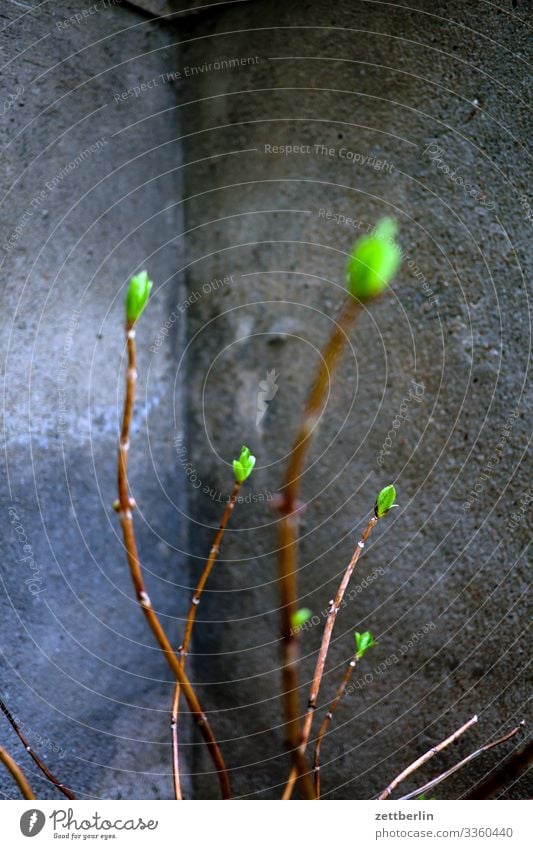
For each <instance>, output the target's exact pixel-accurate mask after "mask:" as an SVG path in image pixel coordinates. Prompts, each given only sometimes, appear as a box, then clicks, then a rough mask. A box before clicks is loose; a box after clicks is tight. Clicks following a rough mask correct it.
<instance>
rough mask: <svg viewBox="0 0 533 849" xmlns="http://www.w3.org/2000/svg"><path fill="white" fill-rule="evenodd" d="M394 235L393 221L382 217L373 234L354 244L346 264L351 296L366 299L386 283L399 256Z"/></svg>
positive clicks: (375, 294) (390, 277)
mask: <svg viewBox="0 0 533 849" xmlns="http://www.w3.org/2000/svg"><path fill="white" fill-rule="evenodd" d="M395 234H396V224H395V222H394V221H393V220H392V219H391V218H382V219H381V221H379V222H378V224H377V226H376V228H375V230H374V232H373V233H371V234H370V235H369V236H363V238H362V239H359V241H358V242H356V243H355V245H354V247H353V250H352V253H351V254H350V257H349V259H348V262H347V264H346V285H347V287H348V291H349V292H350V294H352V295H353V296H354V298H358V299H359V300H360V301H369V300H371V299H372V298H375V297H376V296H377V295H380V294H381V293H382V292H383V291H385V289H386V288H387V286H388V285H389V282H390V280H391V279H392V277H394V275H395V274H396V272H397V270H398V268H399V266H400V259H401V256H400V248H399V246H398V245H397V244H396V243H395V241H394V236H395Z"/></svg>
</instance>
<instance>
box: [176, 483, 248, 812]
mask: <svg viewBox="0 0 533 849" xmlns="http://www.w3.org/2000/svg"><path fill="white" fill-rule="evenodd" d="M241 486H242V484H240V483H238V482H237V481H235V483H234V485H233V490H232V492H231V495H230V497H229V500H228V502H227V504H226V507H225V509H224V513H223V514H222V519H221V520H220V524H219V526H218V531H217V533H216V536H215V539H214V541H213V545H212V546H211V551H210V552H209V557H208V560H207V563H206V564H205V566H204V570H203V572H202V574H201V575H200V580H199V581H198V585H197V587H196V590H195V592H194V595H193V597H192V601H191V605H190V607H189V613H188V616H187V622H186V625H185V633H184V636H183V642H182V644H181V646H180V647H179V653H180V662H181V665H182V667H183V668H185V663H186V660H187V652H188V650H189V646H190V643H191V637H192V629H193V626H194V622H195V619H196V613H197V611H198V606H199V604H200V599H201V596H202V592H203V590H204V587H205V585H206V583H207V579H208V578H209V575H210V574H211V571H212V569H213V566H214V565H215V562H216V559H217V555H218V552H219V550H220V544H221V542H222V537H223V536H224V531H225V530H226V525H227V524H228V522H229V519H230V516H231V514H232V513H233V508H234V507H235V503H236V501H237V496H238V494H239V490H240V488H241ZM179 704H180V685H179V682H178V683H176V687H175V688H174V699H173V701H172V718H171V721H170V725H171V729H172V772H173V776H174V791H175V796H176V799H178V800H179V799H183V796H182V793H181V784H180V777H179V755H178V719H179Z"/></svg>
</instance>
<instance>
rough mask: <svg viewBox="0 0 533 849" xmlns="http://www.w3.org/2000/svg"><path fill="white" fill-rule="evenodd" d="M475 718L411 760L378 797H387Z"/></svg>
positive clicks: (451, 741)
mask: <svg viewBox="0 0 533 849" xmlns="http://www.w3.org/2000/svg"><path fill="white" fill-rule="evenodd" d="M477 719H478V718H477V716H473V717H472V719H469V720H468V722H465V724H464V725H461V727H460V728H458V729H457V731H454V732H453V734H450V736H449V737H446V740H443V741H442V743H439V744H438V745H437V746H433V747H432V748H431V749H429V750H428V751H427V752H425V754H423V755H421V756H420V757H419V758H417V759H416V761H413V763H412V764H409V766H408V767H406V768H405V769H404V770H403V771H402V772H400V774H399V775H397V776H396V778H394V779H393V780H392V781H391V783H390V784H389V785H388V786H387V787H385V790H382V791H381V793H380V794H379V796H378V799H388V797H389V796H390V794H391V793H392V791H393V790H394V789H395V788H396V787H397V786H398V784H400V783H401V782H402V781H404V779H406V778H407V777H408V776H409V775H411V774H412V773H413V772H415V771H416V770H417V769H419V767H421V766H422V765H423V764H425V763H426V762H427V761H429V760H430V759H431V758H433V757H434V756H435V755H438V753H439V752H442V750H443V749H445V748H446V746H449V745H450V743H453V742H454V741H455V740H457V738H458V737H460V736H461V734H464V733H465V731H468V729H469V728H471V727H472V725H475V724H476V722H477Z"/></svg>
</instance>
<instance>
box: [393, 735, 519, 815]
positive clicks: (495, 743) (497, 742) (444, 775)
mask: <svg viewBox="0 0 533 849" xmlns="http://www.w3.org/2000/svg"><path fill="white" fill-rule="evenodd" d="M524 725H525V722H524V721H522V722H521V723H520V725H517V726H516V728H513V729H511V731H508V732H507V734H504V735H503V737H499V738H498V739H497V740H493V741H492V743H486V744H485V745H484V746H481V747H480V748H479V749H476V751H475V752H471V753H470V754H469V755H467V756H466V758H463V760H462V761H459V763H456V764H455V766H452V767H450V769H447V770H446V771H445V772H443V773H441V775H438V776H437V777H436V778H432V779H431V781H428V782H427V784H424V786H423V787H419V788H418V790H413V791H412V793H407V794H406V795H405V796H401V797H400V799H401V800H404V799H412V798H413V796H420V794H421V793H425V792H426V791H427V790H432V789H433V787H436V786H437V784H440V783H441V781H444V780H445V779H446V778H449V777H450V775H453V774H454V773H455V772H458V771H459V770H460V769H462V768H463V767H464V766H465V765H466V764H467V763H470V761H473V760H474V759H475V758H477V757H479V755H482V754H483V752H488V751H489V750H490V749H493V748H494V747H495V746H500V745H501V744H502V743H506V742H507V740H510V739H511V737H514V736H515V734H518V732H519V731H521V730H522V729H523V727H524Z"/></svg>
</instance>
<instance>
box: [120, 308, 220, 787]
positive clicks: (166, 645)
mask: <svg viewBox="0 0 533 849" xmlns="http://www.w3.org/2000/svg"><path fill="white" fill-rule="evenodd" d="M126 337H127V348H128V371H127V378H126V395H125V399H124V413H123V418H122V428H121V432H120V443H119V452H118V496H119V497H118V500H119V504H118V508H119V517H120V524H121V527H122V534H123V538H124V548H125V550H126V557H127V560H128V565H129V567H130V573H131V579H132V582H133V586H134V589H135V594H136V597H137V600H138V602H139V604H140V606H141V608H142V610H143V613H144V615H145V617H146V620H147V622H148V624H149V626H150V628H151V630H152V633H153V635H154V637H155V638H156V640H157V643H158V644H159V647H160V648H161V650H162V652H163V654H164V656H165V658H166V660H167V662H168V664H169V666H170V668H171V670H172V672H173V673H174V675H175V676H176V680H177V681H179V683H180V685H181V687H182V689H183V693H184V695H185V698H186V700H187V704H188V705H189V709H190V711H191V713H192V715H193V717H194V719H195V722H196V724H197V725H198V727H199V728H200V731H201V733H202V736H203V738H204V740H205V742H206V744H207V748H208V751H209V754H210V755H211V757H212V759H213V763H214V765H215V768H216V771H217V775H218V780H219V783H220V789H221V792H222V797H223V798H224V799H229V798H231V789H230V783H229V777H228V771H227V769H226V764H225V763H224V758H223V757H222V753H221V751H220V748H219V746H218V743H217V741H216V739H215V737H214V734H213V732H212V730H211V726H210V724H209V722H208V719H207V717H206V715H205V713H204V711H203V709H202V706H201V705H200V702H199V701H198V698H197V696H196V693H195V691H194V688H193V686H192V684H191V683H190V681H189V679H188V677H187V675H186V673H185V670H184V669H183V667H182V665H181V663H180V661H179V660H178V658H177V657H176V655H175V653H174V650H173V648H172V645H171V643H170V640H169V639H168V637H167V635H166V633H165V631H164V629H163V627H162V625H161V623H160V621H159V619H158V617H157V614H156V612H155V610H154V609H153V607H152V603H151V601H150V597H149V596H148V593H147V592H146V588H145V585H144V579H143V575H142V569H141V563H140V560H139V553H138V549H137V542H136V539H135V532H134V528H133V517H132V512H131V511H132V500H131V498H130V494H129V487H128V451H129V439H130V425H131V419H132V415H133V405H134V402H135V383H136V380H137V371H136V362H135V327H134V324H133V323H131V322H130V323H128V324H127V325H126Z"/></svg>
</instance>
